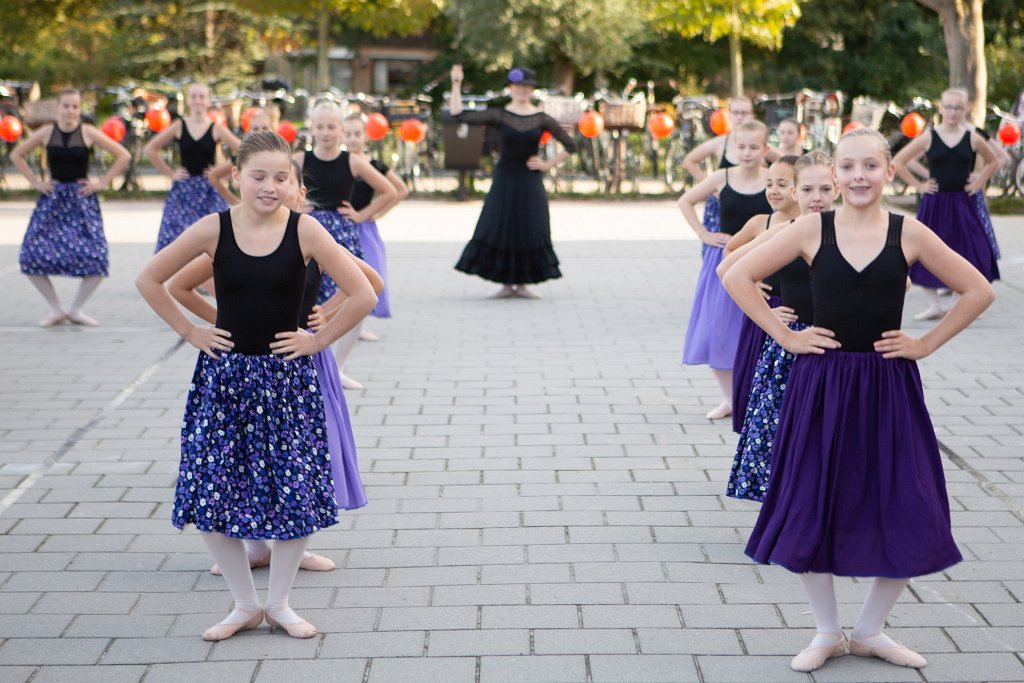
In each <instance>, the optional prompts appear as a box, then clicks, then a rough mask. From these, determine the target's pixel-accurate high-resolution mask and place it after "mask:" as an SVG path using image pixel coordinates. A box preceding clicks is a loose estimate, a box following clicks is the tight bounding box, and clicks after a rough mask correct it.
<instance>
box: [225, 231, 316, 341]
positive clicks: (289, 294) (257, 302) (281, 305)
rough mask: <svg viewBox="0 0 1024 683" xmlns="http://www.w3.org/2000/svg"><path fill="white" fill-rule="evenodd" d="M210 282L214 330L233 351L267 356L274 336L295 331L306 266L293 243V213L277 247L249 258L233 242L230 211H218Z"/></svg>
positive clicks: (295, 241)
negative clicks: (214, 303) (214, 290)
mask: <svg viewBox="0 0 1024 683" xmlns="http://www.w3.org/2000/svg"><path fill="white" fill-rule="evenodd" d="M213 281H214V284H216V286H217V327H219V328H221V329H224V330H227V331H228V332H230V333H231V341H233V342H234V343H235V347H234V352H235V353H241V354H246V355H262V354H269V353H271V351H270V343H271V342H272V341H274V335H275V334H277V333H278V332H286V331H289V330H295V329H298V327H299V323H300V318H299V313H300V307H301V306H302V294H303V287H304V286H305V283H306V264H305V262H304V261H303V258H302V248H301V247H300V245H299V214H297V213H295V212H294V211H293V212H291V214H290V215H289V216H288V224H287V225H286V226H285V230H284V236H283V237H282V238H281V243H280V244H279V245H278V246H277V249H275V250H274V251H273V252H271V253H270V254H267V255H266V256H250V255H249V254H246V253H245V252H243V251H242V250H241V249H240V248H239V246H238V243H237V242H235V232H234V228H233V227H232V224H231V212H230V211H222V212H221V213H220V238H219V240H218V242H217V251H216V253H215V254H214V257H213ZM301 322H302V323H303V324H304V323H305V321H304V320H303V321H301Z"/></svg>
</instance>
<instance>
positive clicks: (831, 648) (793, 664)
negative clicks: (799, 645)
mask: <svg viewBox="0 0 1024 683" xmlns="http://www.w3.org/2000/svg"><path fill="white" fill-rule="evenodd" d="M837 637H838V638H839V642H837V643H836V644H835V645H824V646H822V647H811V646H809V645H808V646H807V647H805V648H804V649H803V650H800V654H798V655H797V656H796V657H793V659H792V660H791V661H790V662H789V668H791V669H792V670H793V671H801V672H803V673H809V672H811V671H817V670H818V669H820V668H821V667H823V666H825V662H827V661H828V660H830V659H833V658H835V657H842V656H843V655H845V654H846V638H845V637H844V636H837Z"/></svg>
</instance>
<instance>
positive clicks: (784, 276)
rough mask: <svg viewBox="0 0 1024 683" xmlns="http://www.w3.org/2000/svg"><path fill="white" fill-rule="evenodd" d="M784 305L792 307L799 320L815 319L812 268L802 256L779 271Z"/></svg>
mask: <svg viewBox="0 0 1024 683" xmlns="http://www.w3.org/2000/svg"><path fill="white" fill-rule="evenodd" d="M776 274H777V275H778V276H779V290H780V294H781V299H782V305H783V306H788V307H789V308H792V309H793V311H794V312H795V313H796V318H797V322H801V323H806V324H808V325H809V324H811V323H812V322H813V321H814V299H813V298H812V297H811V268H810V266H808V265H807V261H804V259H803V257H802V256H798V257H797V258H795V259H793V260H792V261H790V262H789V263H788V264H786V265H785V266H783V267H782V270H780V271H779V272H778V273H776Z"/></svg>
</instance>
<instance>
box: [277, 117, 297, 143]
mask: <svg viewBox="0 0 1024 683" xmlns="http://www.w3.org/2000/svg"><path fill="white" fill-rule="evenodd" d="M277 134H278V135H280V136H281V137H283V138H284V139H285V140H287V141H288V144H289V145H290V144H292V143H293V142H295V138H297V137H299V129H298V128H296V127H295V124H294V123H292V122H291V121H282V122H281V123H279V124H278V126H277Z"/></svg>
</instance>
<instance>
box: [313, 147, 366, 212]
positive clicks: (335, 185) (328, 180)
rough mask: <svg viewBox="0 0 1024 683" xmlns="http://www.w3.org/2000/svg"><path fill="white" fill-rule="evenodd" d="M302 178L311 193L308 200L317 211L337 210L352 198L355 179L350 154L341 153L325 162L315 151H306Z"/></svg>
mask: <svg viewBox="0 0 1024 683" xmlns="http://www.w3.org/2000/svg"><path fill="white" fill-rule="evenodd" d="M302 177H303V179H304V180H305V183H306V187H308V188H309V193H308V194H307V195H306V200H307V201H308V202H309V203H310V204H312V205H313V206H314V207H315V208H317V209H326V210H328V211H330V210H334V209H337V208H338V207H339V206H341V203H342V202H347V201H349V199H350V198H351V197H352V187H353V184H354V182H355V178H353V177H352V166H351V164H350V163H349V159H348V152H344V151H343V152H341V153H340V154H338V156H337V157H336V158H334V159H331V160H330V161H324V160H323V159H321V158H320V157H318V156H317V155H316V154H313V150H306V154H305V156H304V157H303V158H302Z"/></svg>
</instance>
